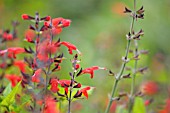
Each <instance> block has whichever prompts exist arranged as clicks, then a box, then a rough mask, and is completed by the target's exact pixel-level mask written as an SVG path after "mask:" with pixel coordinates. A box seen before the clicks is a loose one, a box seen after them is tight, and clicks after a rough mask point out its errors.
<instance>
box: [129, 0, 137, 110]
mask: <svg viewBox="0 0 170 113" xmlns="http://www.w3.org/2000/svg"><path fill="white" fill-rule="evenodd" d="M134 15H136V0H134ZM133 20H135V17H133ZM134 43H135V56H137V55H138V42H137V40H134ZM137 64H138V60H137V59H136V60H135V64H134V72H133V75H132V83H131V92H130V99H129V110H128V112H129V113H131V112H132V109H133V105H134V89H135V78H136V70H137Z"/></svg>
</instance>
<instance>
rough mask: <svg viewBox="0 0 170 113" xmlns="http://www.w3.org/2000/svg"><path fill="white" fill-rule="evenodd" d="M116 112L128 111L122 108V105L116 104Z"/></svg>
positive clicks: (125, 112) (124, 112)
mask: <svg viewBox="0 0 170 113" xmlns="http://www.w3.org/2000/svg"><path fill="white" fill-rule="evenodd" d="M116 113H128V111H127V110H126V109H125V108H123V107H122V106H118V107H117V108H116Z"/></svg>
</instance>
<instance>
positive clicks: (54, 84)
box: [50, 79, 59, 93]
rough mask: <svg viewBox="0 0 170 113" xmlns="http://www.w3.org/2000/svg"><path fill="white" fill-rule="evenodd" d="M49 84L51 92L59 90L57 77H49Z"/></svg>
mask: <svg viewBox="0 0 170 113" xmlns="http://www.w3.org/2000/svg"><path fill="white" fill-rule="evenodd" d="M50 84H51V88H50V90H51V91H52V92H53V93H56V92H58V91H59V88H58V79H51V80H50Z"/></svg>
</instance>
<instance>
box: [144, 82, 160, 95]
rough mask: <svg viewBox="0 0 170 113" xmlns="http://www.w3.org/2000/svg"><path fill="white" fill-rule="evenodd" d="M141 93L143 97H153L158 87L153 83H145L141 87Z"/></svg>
mask: <svg viewBox="0 0 170 113" xmlns="http://www.w3.org/2000/svg"><path fill="white" fill-rule="evenodd" d="M141 91H142V93H143V94H145V95H154V94H156V93H157V92H158V85H157V84H156V83H155V82H153V81H149V82H146V83H144V84H143V85H142V87H141Z"/></svg>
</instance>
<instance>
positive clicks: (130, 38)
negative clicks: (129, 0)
mask: <svg viewBox="0 0 170 113" xmlns="http://www.w3.org/2000/svg"><path fill="white" fill-rule="evenodd" d="M133 1H134V2H133V6H134V7H133V10H132V9H129V8H127V7H125V11H124V13H127V14H129V15H130V17H131V18H132V22H131V25H130V30H129V33H128V34H127V35H126V40H127V46H126V51H125V56H123V57H122V62H123V63H122V66H121V68H120V71H119V72H118V73H117V74H114V73H113V72H112V71H111V70H110V71H109V73H110V74H111V75H114V77H115V81H114V84H113V88H112V91H111V94H110V95H109V103H108V105H107V108H106V110H105V113H109V111H110V108H111V105H112V103H113V101H118V100H120V99H121V98H122V97H123V96H126V97H127V98H128V100H129V102H127V109H128V112H129V113H132V110H133V106H134V101H135V97H136V96H137V95H139V94H140V93H139V94H135V91H134V90H135V89H134V87H135V78H136V73H138V72H141V73H143V72H144V71H145V70H146V69H147V67H144V68H138V66H137V64H138V61H139V56H140V55H141V54H147V53H148V51H146V50H141V51H139V49H138V41H139V40H140V39H141V36H143V35H144V32H143V30H142V29H140V30H139V31H136V30H135V29H134V25H135V22H136V21H137V20H138V19H144V8H143V6H141V7H140V8H139V9H137V8H136V0H133ZM132 42H134V46H133V47H134V49H133V50H131V49H130V47H131V45H132V44H131V43H132ZM130 52H132V53H133V54H134V55H133V57H132V58H130V57H129V53H130ZM130 61H134V67H133V69H132V70H131V71H132V72H131V73H124V72H125V69H126V68H129V67H127V64H128V62H130ZM123 78H131V79H132V82H131V91H130V94H128V93H120V94H119V95H118V96H115V93H116V89H117V87H118V83H119V82H120V81H121V79H123Z"/></svg>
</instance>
